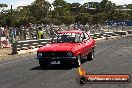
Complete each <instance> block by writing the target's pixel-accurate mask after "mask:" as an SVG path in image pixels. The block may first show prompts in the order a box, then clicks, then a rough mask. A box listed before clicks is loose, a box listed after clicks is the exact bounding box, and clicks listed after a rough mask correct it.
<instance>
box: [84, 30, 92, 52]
mask: <svg viewBox="0 0 132 88" xmlns="http://www.w3.org/2000/svg"><path fill="white" fill-rule="evenodd" d="M84 36H85V39H84V41H85V42H86V43H85V49H86V50H85V51H86V54H88V53H89V52H91V50H92V39H91V38H90V37H89V35H88V34H87V33H85V32H84Z"/></svg>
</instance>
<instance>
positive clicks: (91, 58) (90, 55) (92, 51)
mask: <svg viewBox="0 0 132 88" xmlns="http://www.w3.org/2000/svg"><path fill="white" fill-rule="evenodd" d="M93 58H94V49H92V50H91V52H90V53H89V54H88V55H87V60H88V61H90V60H93Z"/></svg>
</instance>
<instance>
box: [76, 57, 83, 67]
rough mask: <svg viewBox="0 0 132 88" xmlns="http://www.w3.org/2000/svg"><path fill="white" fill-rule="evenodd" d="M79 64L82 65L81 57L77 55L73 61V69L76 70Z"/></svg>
mask: <svg viewBox="0 0 132 88" xmlns="http://www.w3.org/2000/svg"><path fill="white" fill-rule="evenodd" d="M81 64H82V61H81V55H78V56H77V57H76V61H75V63H74V67H75V68H78V67H79V66H80V65H81Z"/></svg>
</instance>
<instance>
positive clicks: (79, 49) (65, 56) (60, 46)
mask: <svg viewBox="0 0 132 88" xmlns="http://www.w3.org/2000/svg"><path fill="white" fill-rule="evenodd" d="M94 48H95V40H93V39H92V38H91V37H90V35H89V34H88V33H86V32H83V31H78V30H73V31H62V32H58V33H57V34H55V35H54V37H53V38H52V41H51V43H49V44H46V45H45V46H43V47H41V48H39V49H38V50H37V59H38V60H39V64H40V66H41V67H47V65H58V64H59V65H65V66H69V65H70V66H74V67H78V66H80V65H81V64H82V61H83V60H84V59H87V60H92V59H93V57H94ZM84 57H85V58H84Z"/></svg>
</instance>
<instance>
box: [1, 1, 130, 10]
mask: <svg viewBox="0 0 132 88" xmlns="http://www.w3.org/2000/svg"><path fill="white" fill-rule="evenodd" d="M33 1H35V0H0V3H4V4H8V5H11V4H12V5H13V8H16V7H17V6H26V5H29V4H31V3H32V2H33ZM48 1H49V2H50V3H52V2H53V1H54V0H48ZM66 1H67V2H70V3H72V2H79V3H85V2H89V1H93V2H100V1H102V0H66ZM109 1H112V2H113V3H116V4H117V5H124V4H132V0H109Z"/></svg>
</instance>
